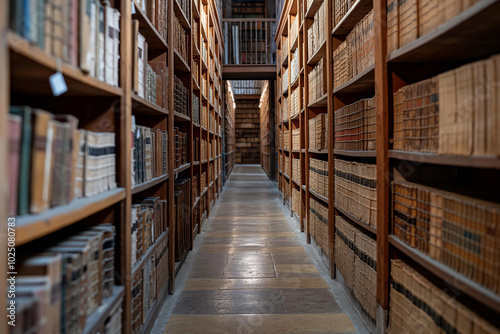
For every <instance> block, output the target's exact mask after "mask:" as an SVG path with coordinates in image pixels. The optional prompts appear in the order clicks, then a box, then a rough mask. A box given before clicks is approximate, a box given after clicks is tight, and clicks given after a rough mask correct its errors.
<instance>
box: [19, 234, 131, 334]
mask: <svg viewBox="0 0 500 334" xmlns="http://www.w3.org/2000/svg"><path fill="white" fill-rule="evenodd" d="M114 240H115V227H114V226H113V225H109V224H102V225H96V226H94V227H92V228H90V229H79V231H78V233H76V234H73V235H71V236H69V237H68V235H67V231H66V232H64V233H62V232H58V233H56V234H55V235H53V236H52V237H51V240H50V241H49V244H47V240H45V241H44V242H43V243H42V242H40V243H39V244H38V245H37V249H38V250H40V251H41V252H40V254H37V255H32V256H28V257H25V258H23V259H22V260H21V261H20V262H19V263H18V264H17V265H16V269H17V277H16V300H15V302H16V310H17V313H16V314H17V317H16V330H18V331H20V332H24V333H26V331H27V330H28V331H29V330H32V331H33V332H40V333H81V332H83V331H84V329H85V326H86V325H87V319H88V318H89V316H91V315H92V314H94V313H95V312H96V311H97V310H98V308H99V307H100V306H101V305H102V304H103V303H106V302H107V301H106V299H107V298H110V297H111V296H112V295H113V289H114V269H115V268H114V255H115V254H114V246H115V245H114ZM68 277H69V278H71V279H70V280H69V282H68ZM120 304H121V303H118V305H120ZM120 313H121V312H120V309H119V308H118V309H115V312H114V313H110V317H109V320H110V321H112V324H109V327H110V328H111V329H112V330H113V331H117V330H119V329H120V328H121V314H120ZM116 317H118V321H117V319H116Z"/></svg>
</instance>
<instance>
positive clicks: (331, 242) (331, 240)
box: [325, 0, 335, 278]
mask: <svg viewBox="0 0 500 334" xmlns="http://www.w3.org/2000/svg"><path fill="white" fill-rule="evenodd" d="M325 1H326V12H327V15H328V19H327V20H326V22H327V23H326V33H327V38H326V60H327V62H326V73H327V81H326V88H327V92H328V100H327V101H328V102H327V106H328V109H327V110H328V111H327V112H328V124H327V126H328V138H327V140H328V256H329V263H330V268H329V269H330V277H331V278H335V256H334V255H335V254H334V252H335V209H334V203H335V196H334V187H335V177H334V170H335V157H334V155H333V145H334V139H333V138H334V135H333V133H334V131H335V128H334V126H333V119H334V112H333V75H334V73H333V59H332V58H333V57H332V54H333V39H332V29H333V27H332V2H331V1H327V0H325Z"/></svg>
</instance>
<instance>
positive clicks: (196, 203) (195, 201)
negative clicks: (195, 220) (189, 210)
mask: <svg viewBox="0 0 500 334" xmlns="http://www.w3.org/2000/svg"><path fill="white" fill-rule="evenodd" d="M198 203H200V197H199V196H196V199H195V200H194V204H193V209H194V208H196V206H197V205H198Z"/></svg>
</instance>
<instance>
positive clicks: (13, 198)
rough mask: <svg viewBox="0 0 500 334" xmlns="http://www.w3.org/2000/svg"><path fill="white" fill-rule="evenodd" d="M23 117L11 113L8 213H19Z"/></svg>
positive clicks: (12, 214)
mask: <svg viewBox="0 0 500 334" xmlns="http://www.w3.org/2000/svg"><path fill="white" fill-rule="evenodd" d="M22 122H23V118H22V117H21V116H19V115H14V114H9V171H8V179H9V204H8V214H9V216H14V215H16V214H17V212H18V211H17V203H18V200H19V199H18V185H19V167H20V160H21V157H20V155H21V143H22V142H21V139H22Z"/></svg>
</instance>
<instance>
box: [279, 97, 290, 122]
mask: <svg viewBox="0 0 500 334" xmlns="http://www.w3.org/2000/svg"><path fill="white" fill-rule="evenodd" d="M281 115H282V116H281V120H282V121H283V122H288V118H289V116H290V103H289V98H288V96H284V97H283V103H282V104H281Z"/></svg>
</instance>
